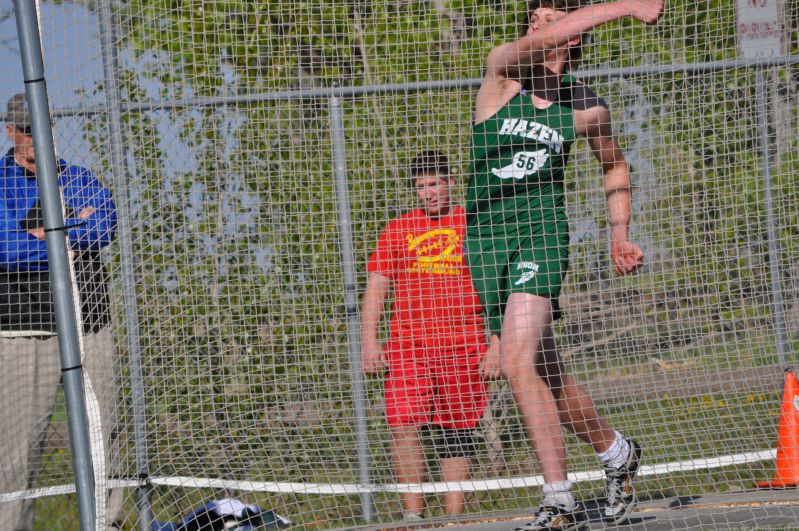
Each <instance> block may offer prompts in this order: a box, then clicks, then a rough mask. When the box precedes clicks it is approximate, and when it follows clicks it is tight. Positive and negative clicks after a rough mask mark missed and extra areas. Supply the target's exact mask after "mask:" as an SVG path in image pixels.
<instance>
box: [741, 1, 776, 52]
mask: <svg viewBox="0 0 799 531" xmlns="http://www.w3.org/2000/svg"><path fill="white" fill-rule="evenodd" d="M737 2H738V47H739V48H740V50H741V56H742V57H743V58H745V59H760V58H765V57H778V56H779V55H781V49H780V34H781V30H780V12H779V6H778V5H777V0H737Z"/></svg>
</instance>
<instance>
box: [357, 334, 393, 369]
mask: <svg viewBox="0 0 799 531" xmlns="http://www.w3.org/2000/svg"><path fill="white" fill-rule="evenodd" d="M387 368H388V363H386V358H385V356H384V355H383V347H382V346H381V345H380V343H379V342H378V341H368V342H364V343H363V345H362V347H361V371H362V372H363V373H364V374H380V373H381V372H383V371H384V370H386V369H387Z"/></svg>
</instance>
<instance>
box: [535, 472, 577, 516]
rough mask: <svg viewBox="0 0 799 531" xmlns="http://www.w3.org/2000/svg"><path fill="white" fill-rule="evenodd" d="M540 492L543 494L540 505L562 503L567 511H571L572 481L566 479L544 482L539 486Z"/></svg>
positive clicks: (572, 505)
mask: <svg viewBox="0 0 799 531" xmlns="http://www.w3.org/2000/svg"><path fill="white" fill-rule="evenodd" d="M541 492H543V494H544V500H543V502H541V504H542V505H549V506H557V505H563V506H564V508H565V509H566V510H567V511H573V510H574V507H575V503H574V496H572V482H571V481H569V480H568V479H567V480H566V481H556V482H554V483H545V484H544V486H543V487H541Z"/></svg>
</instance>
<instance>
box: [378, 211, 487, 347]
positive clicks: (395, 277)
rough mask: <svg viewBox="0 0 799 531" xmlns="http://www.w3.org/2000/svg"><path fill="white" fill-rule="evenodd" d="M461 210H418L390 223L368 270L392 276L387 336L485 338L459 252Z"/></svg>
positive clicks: (427, 340)
mask: <svg viewBox="0 0 799 531" xmlns="http://www.w3.org/2000/svg"><path fill="white" fill-rule="evenodd" d="M465 227H466V214H465V211H464V209H463V207H460V206H456V207H454V208H453V209H452V211H451V212H450V214H449V215H447V216H443V217H441V218H438V219H432V218H429V217H428V216H427V215H426V214H425V213H424V211H423V210H421V209H417V210H414V211H413V212H409V213H407V214H405V215H403V216H400V217H399V218H397V219H394V220H392V221H390V222H389V224H388V225H387V226H386V228H385V230H384V231H383V233H382V234H381V235H380V239H379V240H378V242H377V249H375V252H374V253H373V254H372V256H371V258H370V259H369V264H368V266H367V271H368V272H370V273H379V274H381V275H383V276H385V277H388V278H389V279H391V280H392V283H393V287H394V306H393V309H392V318H391V339H392V340H393V341H397V342H412V343H413V344H414V345H416V346H420V347H426V348H433V349H442V348H447V349H449V348H453V347H458V346H463V345H469V344H471V345H479V344H483V343H485V334H484V329H483V316H482V307H481V306H480V301H479V299H478V297H477V293H476V292H475V290H474V286H473V285H472V277H471V276H470V275H469V268H468V266H467V265H466V260H465V258H464V256H463V239H464V233H465Z"/></svg>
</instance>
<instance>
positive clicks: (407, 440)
mask: <svg viewBox="0 0 799 531" xmlns="http://www.w3.org/2000/svg"><path fill="white" fill-rule="evenodd" d="M391 460H392V461H393V463H394V471H395V473H396V475H397V482H398V483H422V482H424V478H425V459H424V451H423V450H422V443H421V441H420V440H419V429H418V427H416V426H392V427H391ZM402 506H403V508H404V509H405V511H408V512H412V513H416V514H418V515H421V514H422V513H424V507H425V502H424V494H423V493H421V492H403V493H402Z"/></svg>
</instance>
